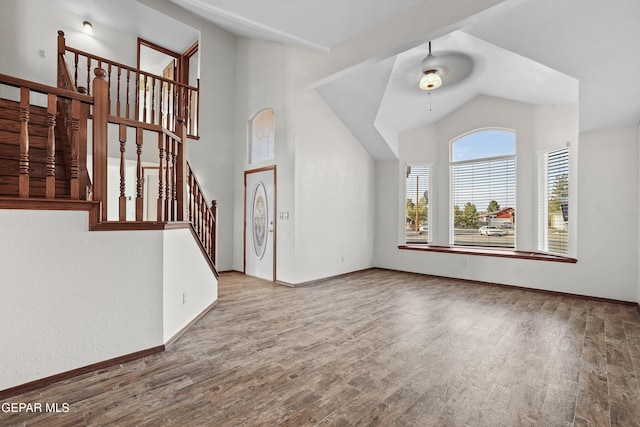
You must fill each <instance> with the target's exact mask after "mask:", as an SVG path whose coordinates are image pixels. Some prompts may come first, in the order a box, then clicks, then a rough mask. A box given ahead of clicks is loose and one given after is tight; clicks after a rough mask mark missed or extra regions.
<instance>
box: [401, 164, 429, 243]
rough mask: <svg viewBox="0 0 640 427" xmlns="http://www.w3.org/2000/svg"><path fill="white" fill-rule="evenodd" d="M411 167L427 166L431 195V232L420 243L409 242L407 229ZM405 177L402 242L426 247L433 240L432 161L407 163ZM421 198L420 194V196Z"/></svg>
mask: <svg viewBox="0 0 640 427" xmlns="http://www.w3.org/2000/svg"><path fill="white" fill-rule="evenodd" d="M410 167H423V168H426V170H427V185H426V187H427V189H426V191H427V194H428V195H429V196H428V198H427V206H426V208H427V221H426V222H427V226H428V227H429V232H428V234H427V239H426V241H425V242H424V243H422V242H420V243H416V242H412V243H409V242H408V241H407V229H406V218H407V188H408V186H407V180H408V179H409V173H408V168H410ZM404 170H405V179H404V181H403V186H402V188H403V192H402V194H403V204H402V218H403V230H404V233H403V239H402V244H403V245H407V246H409V245H416V246H419V247H424V246H428V245H430V244H431V243H432V242H433V233H432V230H433V228H432V217H433V215H432V213H433V207H432V201H433V192H432V190H433V165H432V164H431V163H427V162H411V163H409V162H408V163H405V167H404ZM418 188H420V186H419V185H418ZM418 199H419V196H418ZM419 226H420V224H418V227H419Z"/></svg>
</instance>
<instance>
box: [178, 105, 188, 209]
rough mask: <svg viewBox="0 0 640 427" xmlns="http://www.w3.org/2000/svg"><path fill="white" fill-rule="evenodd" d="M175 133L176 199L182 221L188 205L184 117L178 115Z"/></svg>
mask: <svg viewBox="0 0 640 427" xmlns="http://www.w3.org/2000/svg"><path fill="white" fill-rule="evenodd" d="M176 135H178V137H179V138H180V143H179V144H178V146H179V148H178V159H177V160H176V172H175V174H176V198H177V199H178V200H177V202H178V217H177V218H176V219H177V220H178V221H184V220H185V218H187V217H188V214H187V209H188V207H189V204H188V201H187V196H188V191H187V182H188V181H187V126H186V123H185V120H184V117H178V119H177V126H176Z"/></svg>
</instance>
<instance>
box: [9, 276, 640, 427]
mask: <svg viewBox="0 0 640 427" xmlns="http://www.w3.org/2000/svg"><path fill="white" fill-rule="evenodd" d="M639 376H640V318H639V316H638V312H637V310H636V308H634V307H632V306H625V305H618V304H612V303H605V302H595V301H589V300H584V299H578V298H571V297H566V296H556V295H547V294H542V293H536V292H530V291H524V290H518V289H507V288H501V287H495V286H489V285H482V284H476V283H472V282H466V281H460V280H451V279H443V278H433V277H427V276H421V275H415V274H409V273H398V272H390V271H385V270H368V271H364V272H359V273H354V274H351V275H348V276H346V277H342V278H336V279H330V280H326V281H324V282H322V283H317V284H314V285H309V286H306V287H301V288H297V289H291V288H286V287H281V286H277V285H272V284H271V283H267V282H264V281H260V280H256V279H252V278H248V277H245V276H243V275H241V274H237V273H229V274H223V275H222V276H221V278H220V292H219V303H218V305H217V306H216V307H215V308H214V309H213V310H212V311H211V312H210V313H208V314H207V315H206V316H205V317H204V318H203V319H202V320H200V321H199V322H198V323H197V324H196V325H195V326H194V327H193V328H192V329H191V330H190V331H189V332H187V333H186V334H185V335H184V336H183V337H182V338H181V339H180V340H179V341H178V342H177V343H176V344H174V346H172V347H171V348H170V349H169V350H167V351H166V352H164V353H161V354H157V355H154V356H150V357H146V358H144V359H141V360H137V361H134V362H130V363H126V364H123V365H120V366H116V367H114V368H111V369H107V370H103V371H100V372H96V373H91V374H87V375H84V376H82V377H78V378H76V379H73V380H70V381H66V382H62V383H58V384H55V385H53V386H50V387H47V388H44V389H41V390H38V391H34V392H31V393H28V394H24V395H21V396H16V397H14V398H11V399H8V400H5V401H2V402H0V403H6V402H25V403H28V402H49V403H50V402H59V403H62V402H66V403H69V405H70V410H69V412H68V413H66V414H16V415H11V414H7V413H2V412H0V425H2V426H6V425H18V426H23V425H26V426H75V425H79V426H84V425H93V426H105V425H113V426H200V425H203V426H234V425H238V426H262V425H289V426H301V425H316V424H317V425H327V426H352V425H353V426H361V425H362V426H374V425H375V426H393V425H398V426H421V427H422V426H466V425H469V426H517V425H524V426H529V425H531V426H533V425H536V426H625V427H626V426H639V425H640V385H639V381H638V378H639Z"/></svg>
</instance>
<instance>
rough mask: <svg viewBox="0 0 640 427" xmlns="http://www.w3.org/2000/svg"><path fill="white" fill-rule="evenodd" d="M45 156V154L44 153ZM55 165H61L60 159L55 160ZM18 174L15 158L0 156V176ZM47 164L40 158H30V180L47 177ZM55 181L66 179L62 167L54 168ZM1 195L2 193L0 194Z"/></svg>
mask: <svg viewBox="0 0 640 427" xmlns="http://www.w3.org/2000/svg"><path fill="white" fill-rule="evenodd" d="M45 154H46V153H45ZM56 164H58V165H60V164H62V160H61V158H56ZM19 173H20V164H19V161H18V160H17V157H9V158H7V157H4V156H3V155H1V154H0V176H18V175H19ZM46 173H47V163H46V161H44V159H42V158H34V157H31V158H30V159H29V176H30V177H31V178H42V179H44V178H45V177H46V176H47V175H46ZM55 177H56V179H67V178H68V176H67V171H66V168H64V167H60V166H58V167H56V169H55ZM0 194H2V193H0Z"/></svg>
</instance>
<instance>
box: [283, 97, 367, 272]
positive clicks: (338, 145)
mask: <svg viewBox="0 0 640 427" xmlns="http://www.w3.org/2000/svg"><path fill="white" fill-rule="evenodd" d="M295 116H296V151H295V167H296V175H295V186H296V188H295V198H296V200H295V202H296V205H295V206H296V218H295V227H296V233H295V262H296V277H295V283H304V282H307V281H310V280H316V279H320V278H324V277H330V276H335V275H338V274H342V273H346V272H350V271H356V270H362V269H365V268H370V267H372V266H373V241H374V239H373V235H374V233H373V224H374V216H375V215H376V211H375V209H374V200H375V197H374V166H375V165H374V161H373V159H372V158H371V156H370V155H369V154H368V153H367V152H366V150H365V149H364V148H363V147H362V145H361V144H360V143H359V142H358V140H356V139H355V137H354V136H353V135H352V134H351V133H350V132H349V130H348V129H347V128H346V126H345V125H344V124H343V123H342V122H341V121H340V119H339V118H338V117H337V116H336V115H335V113H334V112H333V111H332V110H331V108H330V107H329V106H328V105H327V104H326V103H325V101H324V100H323V99H322V97H321V96H320V95H319V94H318V93H317V92H316V91H305V92H298V93H296V111H295Z"/></svg>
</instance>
